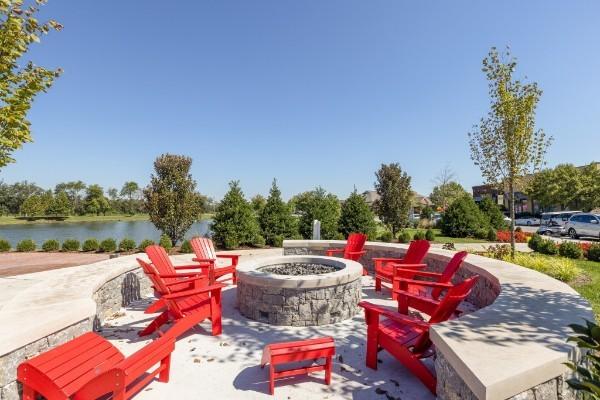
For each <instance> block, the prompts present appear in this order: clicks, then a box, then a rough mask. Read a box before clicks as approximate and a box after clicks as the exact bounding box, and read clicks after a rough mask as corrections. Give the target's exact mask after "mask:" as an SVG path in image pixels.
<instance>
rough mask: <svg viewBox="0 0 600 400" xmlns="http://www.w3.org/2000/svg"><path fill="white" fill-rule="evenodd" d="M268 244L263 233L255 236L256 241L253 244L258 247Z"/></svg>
mask: <svg viewBox="0 0 600 400" xmlns="http://www.w3.org/2000/svg"><path fill="white" fill-rule="evenodd" d="M266 244H267V242H266V241H265V238H264V237H262V236H261V235H258V236H256V237H255V238H254V241H253V242H252V246H254V247H258V248H262V247H265V246H266Z"/></svg>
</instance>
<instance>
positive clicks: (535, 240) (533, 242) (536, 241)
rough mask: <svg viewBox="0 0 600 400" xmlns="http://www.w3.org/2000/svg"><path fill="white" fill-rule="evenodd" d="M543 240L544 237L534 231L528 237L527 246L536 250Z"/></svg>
mask: <svg viewBox="0 0 600 400" xmlns="http://www.w3.org/2000/svg"><path fill="white" fill-rule="evenodd" d="M543 240H544V239H543V238H542V236H540V234H538V233H534V234H533V236H532V237H531V239H529V242H527V246H528V247H529V248H530V249H531V250H533V251H538V247H539V245H540V243H542V241H543Z"/></svg>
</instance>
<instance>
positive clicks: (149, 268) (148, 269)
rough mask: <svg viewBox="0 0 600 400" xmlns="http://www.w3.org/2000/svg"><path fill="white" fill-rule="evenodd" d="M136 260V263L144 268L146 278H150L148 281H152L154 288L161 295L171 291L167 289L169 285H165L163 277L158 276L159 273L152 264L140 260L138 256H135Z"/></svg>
mask: <svg viewBox="0 0 600 400" xmlns="http://www.w3.org/2000/svg"><path fill="white" fill-rule="evenodd" d="M136 260H137V262H138V264H140V266H141V267H142V269H143V270H144V273H145V274H146V276H147V277H148V279H150V282H152V285H153V286H154V289H155V290H156V291H157V292H158V293H159V294H160V295H161V296H164V295H166V294H169V293H171V291H170V290H169V287H168V286H167V285H165V282H164V281H163V279H162V278H161V277H160V276H158V274H159V273H158V271H157V270H156V268H154V266H153V265H152V264H149V263H147V262H145V261H143V260H140V259H139V258H136Z"/></svg>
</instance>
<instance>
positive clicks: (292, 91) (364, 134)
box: [0, 0, 600, 199]
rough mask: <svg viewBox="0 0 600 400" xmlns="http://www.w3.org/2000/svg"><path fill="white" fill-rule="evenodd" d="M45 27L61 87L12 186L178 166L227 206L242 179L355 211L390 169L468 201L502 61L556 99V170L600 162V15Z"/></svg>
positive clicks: (457, 7) (156, 8)
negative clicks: (514, 61) (176, 159)
mask: <svg viewBox="0 0 600 400" xmlns="http://www.w3.org/2000/svg"><path fill="white" fill-rule="evenodd" d="M44 15H45V16H51V17H53V18H55V19H57V20H59V21H60V22H61V23H63V24H64V26H65V29H64V30H63V31H62V32H60V33H53V34H51V35H50V36H47V37H46V38H44V39H43V42H42V44H40V45H36V46H35V47H34V48H33V49H32V51H31V52H30V53H29V54H28V58H30V59H33V60H34V61H35V62H36V63H38V64H40V65H45V66H50V67H57V66H60V67H62V68H64V70H65V72H64V75H63V76H62V77H61V78H60V79H59V80H58V81H57V82H56V85H55V86H54V87H53V88H52V89H51V90H50V92H49V93H47V94H43V95H41V96H40V97H39V98H38V100H36V102H35V104H34V108H33V110H32V112H31V115H30V117H31V121H32V123H33V131H34V137H35V143H33V144H28V145H26V147H25V148H24V150H22V151H19V152H18V153H16V158H17V163H16V164H13V165H11V166H9V167H7V168H5V169H4V170H2V171H0V179H3V180H5V181H7V182H12V181H16V180H21V179H28V180H30V181H34V182H36V183H38V184H40V185H42V186H53V185H54V184H55V183H57V182H59V181H67V180H77V179H81V180H83V181H85V182H87V183H99V184H101V185H103V186H104V187H105V188H108V187H110V186H116V187H120V186H121V185H122V183H123V181H125V180H130V179H132V180H136V181H138V182H139V183H141V184H146V183H147V182H148V179H149V176H150V173H151V172H152V161H153V160H154V158H155V157H156V156H157V155H159V154H161V153H163V152H172V153H178V154H186V155H189V156H192V157H193V159H194V166H193V176H194V178H195V179H196V180H197V181H198V187H199V189H200V191H202V192H203V193H206V194H208V195H210V196H213V197H215V198H217V199H218V198H220V197H221V196H222V195H223V194H224V193H225V191H226V190H227V182H228V181H230V180H232V179H239V180H241V183H242V187H243V188H244V190H245V192H246V194H247V195H248V196H252V195H254V194H256V193H266V192H267V191H268V188H269V186H270V182H271V180H272V179H273V177H277V178H278V180H279V182H280V185H281V188H282V191H283V193H284V196H286V197H289V196H290V195H292V194H294V193H298V192H301V191H304V190H309V189H311V188H314V187H315V186H316V185H322V186H323V187H325V188H326V189H328V190H330V191H332V192H334V193H336V194H338V195H340V196H341V197H345V196H347V194H348V193H349V192H350V191H351V190H352V188H353V186H354V185H356V187H357V188H358V189H359V190H361V191H362V190H367V189H370V188H372V185H373V181H374V172H375V170H376V169H377V168H378V166H379V165H380V164H381V163H382V162H386V163H388V162H394V161H398V162H399V163H400V164H401V166H402V167H403V168H404V169H405V170H406V171H408V173H409V174H410V175H411V176H412V177H413V187H414V188H415V189H416V190H417V191H419V192H422V193H424V194H428V193H429V192H430V190H431V187H432V186H433V182H432V179H433V178H434V177H435V176H436V174H437V173H438V172H439V171H440V170H441V169H442V168H443V167H444V166H445V165H449V166H450V167H451V168H452V169H453V170H454V171H455V172H456V174H457V176H458V178H459V181H460V182H461V183H462V184H463V185H464V186H465V187H466V188H467V189H468V188H470V186H471V185H473V184H478V183H479V182H480V181H481V177H480V173H479V170H478V169H477V167H475V166H474V165H473V164H472V162H471V161H470V159H469V151H468V146H467V132H468V131H469V130H470V129H471V126H472V125H473V124H475V123H477V122H478V121H479V119H480V118H481V117H482V116H483V115H485V113H486V112H487V110H488V104H489V103H488V98H487V84H486V81H485V79H484V76H483V74H482V73H481V60H482V58H483V57H484V56H485V55H486V54H487V52H488V50H489V48H490V47H491V46H494V45H495V46H498V47H504V46H505V45H510V46H511V47H512V51H513V53H514V55H516V56H517V57H518V59H519V70H518V75H519V76H523V75H526V76H527V77H528V78H529V79H531V80H535V81H537V82H538V83H539V85H540V86H541V88H542V89H543V90H544V95H543V96H542V100H541V103H540V106H539V110H538V119H537V122H538V126H539V127H542V128H544V129H545V130H546V132H548V133H549V134H551V135H553V136H554V137H555V142H554V145H553V147H552V148H551V150H550V152H549V154H548V157H547V159H548V162H549V165H556V164H558V163H562V162H571V163H574V164H584V163H588V162H590V161H592V160H594V159H595V160H597V161H600V129H599V123H600V100H599V97H598V96H599V95H600V51H599V50H600V48H599V43H600V24H599V23H598V15H600V2H596V1H568V2H567V1H561V2H558V1H526V2H525V1H522V0H519V1H495V2H491V1H489V2H480V1H462V2H460V1H452V2H424V1H412V2H408V1H390V0H388V1H378V0H371V1H358V0H351V1H348V0H340V1H316V0H315V1H297V0H272V1H261V0H258V1H256V0H253V1H248V0H239V1H227V0H219V1H183V0H180V1H176V0H174V1H169V2H166V1H158V0H145V1H122V0H118V1H117V0H104V1H92V0H85V1H84V0H50V1H49V4H48V5H47V6H45V7H44Z"/></svg>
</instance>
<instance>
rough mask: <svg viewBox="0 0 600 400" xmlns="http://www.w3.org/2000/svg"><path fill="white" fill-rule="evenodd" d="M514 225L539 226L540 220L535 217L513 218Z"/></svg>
mask: <svg viewBox="0 0 600 400" xmlns="http://www.w3.org/2000/svg"><path fill="white" fill-rule="evenodd" d="M515 224H516V225H527V226H533V225H539V224H540V219H539V218H535V217H526V218H515Z"/></svg>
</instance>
